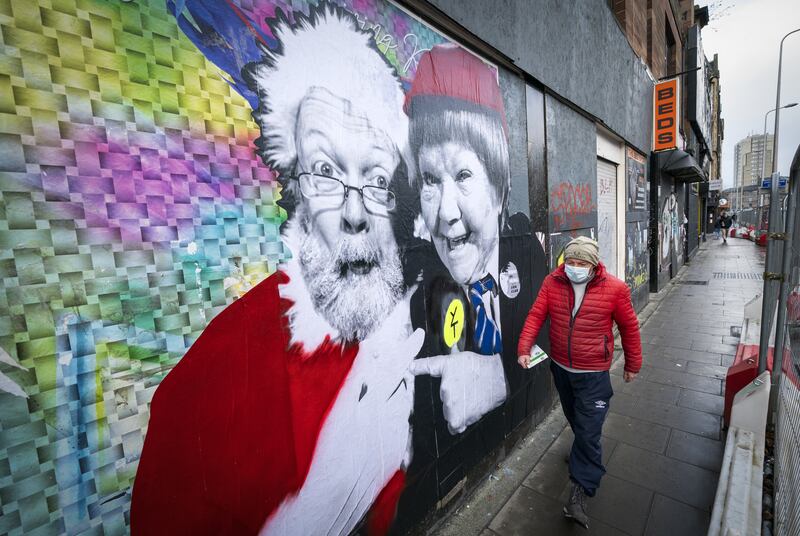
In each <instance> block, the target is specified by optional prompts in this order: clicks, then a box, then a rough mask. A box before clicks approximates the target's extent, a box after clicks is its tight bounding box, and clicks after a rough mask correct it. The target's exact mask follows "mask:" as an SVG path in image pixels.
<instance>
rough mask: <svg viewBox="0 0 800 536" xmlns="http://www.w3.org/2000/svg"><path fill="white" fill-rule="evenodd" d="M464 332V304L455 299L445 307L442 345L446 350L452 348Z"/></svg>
mask: <svg viewBox="0 0 800 536" xmlns="http://www.w3.org/2000/svg"><path fill="white" fill-rule="evenodd" d="M463 330H464V304H463V303H461V300H459V299H455V300H453V301H451V302H450V305H448V306H447V314H446V315H445V317H444V328H443V333H444V343H445V344H446V345H447V347H448V348H452V347H453V345H454V344H455V343H457V342H458V340H459V339H460V338H461V332H462V331H463Z"/></svg>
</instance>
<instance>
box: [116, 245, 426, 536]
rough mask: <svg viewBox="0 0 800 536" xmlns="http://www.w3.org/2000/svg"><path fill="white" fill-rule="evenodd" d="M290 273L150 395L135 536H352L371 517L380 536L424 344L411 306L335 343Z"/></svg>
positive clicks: (200, 342)
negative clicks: (413, 373)
mask: <svg viewBox="0 0 800 536" xmlns="http://www.w3.org/2000/svg"><path fill="white" fill-rule="evenodd" d="M295 251H297V250H295ZM284 268H285V270H284V271H279V272H276V273H275V274H273V275H271V276H270V277H268V278H267V279H265V280H264V281H263V282H261V283H260V284H259V285H257V286H256V287H255V288H253V289H252V290H250V291H249V292H248V293H247V294H245V295H244V296H243V297H242V298H240V299H239V300H237V301H235V302H234V303H232V304H231V305H230V306H229V307H227V308H226V309H225V310H223V311H222V312H221V313H220V314H219V315H218V316H217V317H216V318H214V319H213V320H212V322H211V323H210V324H209V325H208V327H207V328H206V329H205V331H204V332H203V333H202V335H201V336H200V337H199V338H198V339H197V341H196V342H195V343H194V344H193V345H192V347H191V348H190V349H189V351H188V352H187V353H186V355H185V356H184V357H183V359H182V360H181V361H180V362H179V363H178V365H177V366H176V367H175V368H174V369H173V370H172V371H171V372H170V373H169V374H168V375H167V377H166V378H165V379H164V380H163V381H162V383H161V384H160V385H159V387H158V389H157V390H156V393H155V395H154V397H153V400H152V404H151V408H150V412H151V417H150V423H149V425H148V427H147V432H146V439H145V444H144V450H143V452H142V457H141V460H140V462H139V468H138V471H137V474H136V479H135V482H134V487H133V498H132V505H131V532H132V534H141V535H145V534H146V535H153V534H215V535H218V534H258V533H259V532H260V533H262V534H347V533H349V532H350V531H351V530H352V529H353V528H355V527H356V526H357V525H358V524H359V522H360V521H361V520H362V519H363V518H365V516H366V514H367V513H368V512H369V527H370V532H371V533H382V532H385V531H386V530H387V529H388V527H389V524H390V523H391V520H392V519H393V517H394V512H395V507H396V503H397V500H398V498H399V495H400V492H401V491H402V487H403V475H404V473H403V470H404V469H405V467H406V466H407V465H408V463H409V461H410V454H411V453H410V429H409V424H408V418H409V415H410V413H411V408H412V401H413V385H414V382H413V378H411V377H410V376H408V364H409V363H410V362H411V361H412V360H413V358H414V356H415V355H416V353H417V351H418V350H419V348H420V346H421V345H422V339H423V335H424V334H423V333H422V332H421V330H418V331H417V332H414V333H413V334H411V326H410V321H409V315H408V299H407V298H406V299H403V300H402V301H401V302H400V303H399V304H398V305H397V306H396V307H395V309H394V311H393V312H392V313H391V314H390V315H389V316H388V317H387V319H386V320H385V321H384V322H383V324H382V326H381V327H380V328H378V329H377V330H376V332H375V333H373V334H372V335H370V336H369V337H367V339H365V340H364V341H361V342H360V343H358V344H342V343H340V342H338V341H337V339H336V336H337V332H336V330H335V329H334V328H332V327H331V326H330V325H329V324H328V323H327V322H326V321H325V320H324V319H323V318H322V317H321V316H320V315H318V314H317V313H316V311H315V310H314V308H313V305H312V303H311V299H310V296H309V294H308V291H307V289H306V287H305V284H304V282H303V279H302V275H301V274H300V270H299V266H298V265H297V262H296V261H294V260H293V261H290V262H289V263H288V265H287V266H285V267H284ZM370 509H371V510H370Z"/></svg>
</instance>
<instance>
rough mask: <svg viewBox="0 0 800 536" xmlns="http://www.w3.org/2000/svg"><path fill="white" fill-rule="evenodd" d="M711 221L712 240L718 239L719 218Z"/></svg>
mask: <svg viewBox="0 0 800 536" xmlns="http://www.w3.org/2000/svg"><path fill="white" fill-rule="evenodd" d="M713 223H714V240H719V235H720V227H719V218H716V219H714V220H713Z"/></svg>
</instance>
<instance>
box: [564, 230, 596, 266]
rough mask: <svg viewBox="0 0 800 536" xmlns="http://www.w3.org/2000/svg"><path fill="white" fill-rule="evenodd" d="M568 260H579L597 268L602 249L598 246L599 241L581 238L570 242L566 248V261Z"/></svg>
mask: <svg viewBox="0 0 800 536" xmlns="http://www.w3.org/2000/svg"><path fill="white" fill-rule="evenodd" d="M567 259H579V260H582V261H586V262H590V263H592V265H593V266H597V263H598V262H600V247H599V246H598V245H597V241H595V240H592V239H591V238H588V237H585V236H579V237H578V238H574V239H572V240H570V242H569V244H567V247H565V248H564V260H567Z"/></svg>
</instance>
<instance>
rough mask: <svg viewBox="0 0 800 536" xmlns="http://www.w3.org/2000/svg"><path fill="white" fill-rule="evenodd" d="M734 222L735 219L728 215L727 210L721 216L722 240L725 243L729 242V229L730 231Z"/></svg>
mask: <svg viewBox="0 0 800 536" xmlns="http://www.w3.org/2000/svg"><path fill="white" fill-rule="evenodd" d="M732 223H733V219H732V218H731V217H730V216H728V213H727V212H724V211H723V213H722V214H721V215H720V217H719V226H720V228H721V229H722V241H723V242H724V243H726V244H727V243H728V231H730V228H731V224H732Z"/></svg>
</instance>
